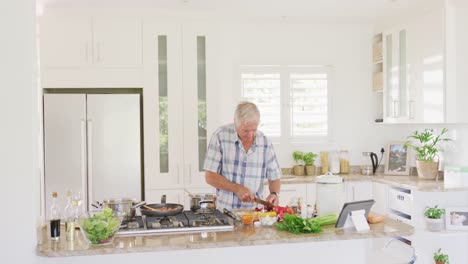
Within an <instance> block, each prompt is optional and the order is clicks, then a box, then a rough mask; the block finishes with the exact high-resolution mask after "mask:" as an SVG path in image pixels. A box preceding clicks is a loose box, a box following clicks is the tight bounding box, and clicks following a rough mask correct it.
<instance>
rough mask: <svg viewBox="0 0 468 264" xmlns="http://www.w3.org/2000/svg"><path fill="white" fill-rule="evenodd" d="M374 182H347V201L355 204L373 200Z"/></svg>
mask: <svg viewBox="0 0 468 264" xmlns="http://www.w3.org/2000/svg"><path fill="white" fill-rule="evenodd" d="M372 197H373V193H372V182H347V183H346V201H347V202H354V201H361V200H369V199H372Z"/></svg>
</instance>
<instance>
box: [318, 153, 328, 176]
mask: <svg viewBox="0 0 468 264" xmlns="http://www.w3.org/2000/svg"><path fill="white" fill-rule="evenodd" d="M320 163H321V166H322V174H325V173H327V172H328V152H327V151H321V152H320Z"/></svg>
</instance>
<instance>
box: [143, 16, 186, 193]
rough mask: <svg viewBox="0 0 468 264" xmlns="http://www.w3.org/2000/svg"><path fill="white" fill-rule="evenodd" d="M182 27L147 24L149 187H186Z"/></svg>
mask: <svg viewBox="0 0 468 264" xmlns="http://www.w3.org/2000/svg"><path fill="white" fill-rule="evenodd" d="M180 32H181V27H180V25H168V24H160V23H154V24H151V23H147V24H145V29H144V41H143V43H144V46H143V49H144V53H145V58H144V64H145V67H144V76H145V79H144V86H145V87H147V88H148V89H146V88H145V96H144V97H143V100H144V102H143V107H144V109H145V112H146V113H155V115H156V116H154V115H145V116H144V118H145V119H144V122H145V127H146V133H151V135H150V136H146V137H145V141H146V146H148V148H147V149H145V169H146V186H147V188H180V187H182V186H183V175H184V160H183V158H184V156H183V147H184V142H183V140H182V138H183V121H184V120H183V106H182V96H183V93H182V80H183V78H182V77H181V72H182V64H181V63H182V49H181V47H182V44H181V43H182V38H181V34H180Z"/></svg>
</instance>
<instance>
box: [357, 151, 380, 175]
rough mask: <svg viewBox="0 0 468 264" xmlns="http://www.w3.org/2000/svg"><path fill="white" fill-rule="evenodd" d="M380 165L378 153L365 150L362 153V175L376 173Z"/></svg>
mask: <svg viewBox="0 0 468 264" xmlns="http://www.w3.org/2000/svg"><path fill="white" fill-rule="evenodd" d="M378 167H379V164H378V158H377V154H375V153H374V152H363V153H362V165H361V174H362V175H371V174H375V171H377V168H378Z"/></svg>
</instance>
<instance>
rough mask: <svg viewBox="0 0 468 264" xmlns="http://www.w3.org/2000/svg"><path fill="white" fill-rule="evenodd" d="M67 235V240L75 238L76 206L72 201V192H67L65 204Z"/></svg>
mask: <svg viewBox="0 0 468 264" xmlns="http://www.w3.org/2000/svg"><path fill="white" fill-rule="evenodd" d="M64 217H65V219H64V220H65V237H66V239H67V241H73V240H75V208H74V206H73V203H72V192H71V191H68V192H67V205H66V206H65V212H64Z"/></svg>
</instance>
